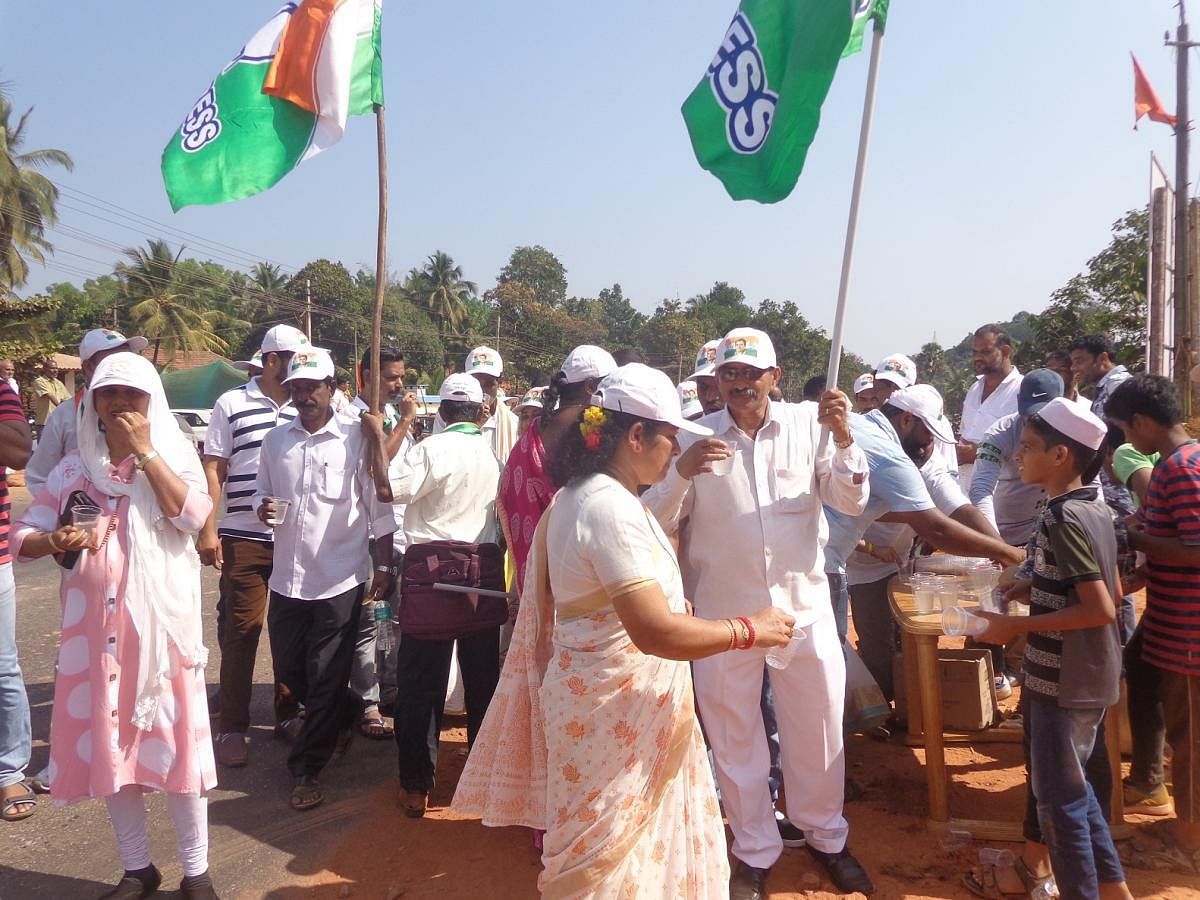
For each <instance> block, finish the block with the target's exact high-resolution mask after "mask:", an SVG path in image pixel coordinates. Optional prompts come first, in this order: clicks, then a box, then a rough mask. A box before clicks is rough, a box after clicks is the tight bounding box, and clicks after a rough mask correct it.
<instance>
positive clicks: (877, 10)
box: [842, 0, 888, 59]
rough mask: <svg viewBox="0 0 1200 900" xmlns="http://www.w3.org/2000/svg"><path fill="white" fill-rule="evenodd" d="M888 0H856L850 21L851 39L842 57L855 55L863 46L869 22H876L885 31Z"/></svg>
mask: <svg viewBox="0 0 1200 900" xmlns="http://www.w3.org/2000/svg"><path fill="white" fill-rule="evenodd" d="M887 10H888V0H854V18H853V20H851V22H850V40H848V41H846V49H845V50H843V51H842V59H845V58H846V57H847V56H853V55H854V54H855V53H857V52H858V51H860V50H861V49H862V47H863V38H864V37H865V36H866V33H867V23H869V22H874V23H875V27H876V29H878V30H879V31H883V29H884V27H885V26H886V25H887Z"/></svg>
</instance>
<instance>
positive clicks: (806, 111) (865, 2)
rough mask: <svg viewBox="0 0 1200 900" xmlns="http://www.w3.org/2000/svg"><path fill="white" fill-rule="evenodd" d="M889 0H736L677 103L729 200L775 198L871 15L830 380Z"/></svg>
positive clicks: (795, 170) (787, 187) (782, 193)
mask: <svg viewBox="0 0 1200 900" xmlns="http://www.w3.org/2000/svg"><path fill="white" fill-rule="evenodd" d="M887 10H888V0H854V2H853V3H850V2H846V3H838V2H830V0H742V3H741V4H740V5H739V7H738V10H737V12H736V13H735V14H734V17H733V21H732V22H731V23H730V25H729V28H728V30H727V31H726V33H725V38H724V40H723V41H722V42H721V45H720V47H718V48H717V53H716V56H715V57H714V58H713V61H712V63H711V64H709V67H708V71H707V72H706V73H705V75H704V77H703V78H701V80H700V83H699V84H698V85H697V86H696V88H695V89H694V90H693V91H692V93H691V94H690V95H689V96H688V98H687V99H686V100H685V101H684V103H683V109H682V112H683V118H684V122H685V123H686V125H687V129H688V134H689V136H690V138H691V142H692V149H693V151H694V152H695V154H696V160H697V162H699V163H700V166H701V167H702V168H704V169H707V170H708V171H709V172H711V173H712V174H713V175H715V176H716V177H717V178H718V179H719V180H720V181H721V183H722V184H723V185H724V186H725V190H726V191H727V192H728V193H729V196H730V197H732V198H733V199H734V200H757V201H758V202H760V203H776V202H778V201H780V200H782V199H784V198H785V197H787V196H788V195H789V194H790V193H791V192H792V189H793V188H794V187H795V186H796V181H797V180H798V179H799V177H800V172H801V170H802V169H803V168H804V162H805V159H806V157H807V155H808V148H809V147H810V146H811V145H812V142H813V139H814V137H815V136H816V132H817V128H818V126H819V125H820V121H821V106H822V104H823V103H824V102H825V97H826V95H827V94H828V93H829V87H830V85H831V84H832V83H833V76H834V74H835V73H836V72H837V67H838V63H839V62H840V60H842V59H843V58H845V57H847V56H851V55H853V54H854V53H857V52H858V50H860V49H861V47H862V42H863V34H864V31H865V29H866V27H867V25H868V23H870V22H872V21H873V22H874V24H875V41H874V44H873V46H872V49H871V70H870V75H869V77H868V80H867V100H866V106H865V108H864V112H863V127H862V132H861V134H860V139H859V150H858V165H857V167H856V169H855V176H854V189H853V191H852V195H851V204H850V220H849V224H848V228H847V234H846V250H845V254H844V256H843V261H842V277H841V285H840V288H839V291H838V301H837V308H836V310H835V314H834V329H833V334H832V338H831V346H830V359H829V369H828V382H829V386H830V387H831V388H833V387H836V386H837V375H838V363H839V361H840V359H841V343H842V324H843V322H844V320H845V308H846V297H847V292H848V288H849V279H850V265H851V262H852V259H853V249H854V233H855V228H856V226H857V223H858V210H859V206H860V203H861V199H862V185H863V175H864V172H865V167H866V158H867V140H868V138H869V136H870V127H871V112H872V110H873V108H874V97H875V86H876V83H877V78H878V72H879V58H880V52H881V48H882V40H881V38H882V36H883V29H884V25H885V23H886V20H887Z"/></svg>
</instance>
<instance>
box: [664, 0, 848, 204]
mask: <svg viewBox="0 0 1200 900" xmlns="http://www.w3.org/2000/svg"><path fill="white" fill-rule="evenodd" d="M851 14H852V9H851V4H850V3H849V2H841V0H742V3H741V5H740V6H739V7H738V10H737V13H736V14H735V15H734V17H733V21H732V22H731V23H730V25H729V28H728V30H727V31H726V32H725V38H724V40H722V41H721V46H720V47H718V48H717V54H716V56H715V57H713V61H712V62H711V63H710V64H709V66H708V70H707V71H706V72H705V73H704V77H703V78H701V79H700V83H699V84H698V85H697V86H696V88H695V90H693V91H692V93H691V94H690V95H689V96H688V98H687V99H686V100H685V101H684V102H683V109H682V112H683V120H684V122H685V123H686V125H687V129H688V134H689V136H690V137H691V141H692V149H693V151H694V152H695V154H696V160H697V161H698V162H699V163H700V166H701V168H703V169H707V170H708V171H709V172H712V174H713V175H715V176H716V177H717V178H718V179H719V180H720V181H721V183H722V184H723V185H724V186H725V190H726V191H728V192H729V196H730V197H732V198H733V199H734V200H757V201H759V202H760V203H776V202H778V201H780V200H782V199H783V198H784V197H786V196H787V195H788V194H790V193H791V192H792V189H793V188H794V187H795V186H796V181H797V179H799V177H800V170H801V169H803V168H804V160H805V158H806V157H807V155H808V148H809V146H811V144H812V141H813V137H814V136H815V135H816V133H817V126H818V125H819V124H820V121H821V105H822V104H823V103H824V102H825V96H826V94H828V93H829V86H830V84H832V83H833V75H834V73H835V72H836V71H837V65H838V60H839V59H840V58H841V56H842V51H843V50H844V49H845V48H846V45H847V42H848V40H849V38H850V22H851Z"/></svg>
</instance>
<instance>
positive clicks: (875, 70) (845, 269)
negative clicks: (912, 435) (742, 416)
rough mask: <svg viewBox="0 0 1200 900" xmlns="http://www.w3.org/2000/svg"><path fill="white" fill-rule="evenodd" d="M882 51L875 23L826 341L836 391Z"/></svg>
mask: <svg viewBox="0 0 1200 900" xmlns="http://www.w3.org/2000/svg"><path fill="white" fill-rule="evenodd" d="M882 50H883V31H881V30H880V28H879V23H878V22H876V23H875V39H874V40H873V41H872V42H871V68H870V70H869V71H868V73H867V95H866V99H865V100H864V101H863V114H862V127H861V129H860V130H859V135H858V162H857V163H856V164H855V166H854V189H853V191H852V192H851V194H850V217H849V219H848V221H847V222H846V245H845V248H844V249H843V251H842V279H841V283H840V284H839V285H838V300H837V309H836V311H835V312H834V314H833V334H832V336H831V337H830V339H829V367H828V369H827V370H826V373H825V381H826V384H827V385H828V389H829V390H836V388H837V381H838V369H839V367H840V366H841V362H842V326H843V324H844V322H845V318H846V295H847V294H848V293H849V290H850V268H851V264H852V263H853V261H854V235H855V232H856V231H857V230H858V207H859V203H860V202H861V200H862V189H863V180H864V176H865V175H866V171H867V146H868V144H869V143H870V141H871V119H872V117H873V116H874V114H875V86H876V84H877V82H878V80H879V57H880V54H881V53H882Z"/></svg>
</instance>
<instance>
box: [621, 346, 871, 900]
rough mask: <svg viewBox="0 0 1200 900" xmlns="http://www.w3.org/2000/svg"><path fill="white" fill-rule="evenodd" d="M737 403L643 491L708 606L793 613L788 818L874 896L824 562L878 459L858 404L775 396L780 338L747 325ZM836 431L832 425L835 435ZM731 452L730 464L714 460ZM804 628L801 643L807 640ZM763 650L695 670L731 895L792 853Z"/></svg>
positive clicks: (739, 352)
mask: <svg viewBox="0 0 1200 900" xmlns="http://www.w3.org/2000/svg"><path fill="white" fill-rule="evenodd" d="M715 369H716V376H717V379H718V381H719V384H720V390H721V396H722V398H723V399H724V400H725V409H723V410H721V411H720V412H716V413H712V414H710V415H707V416H704V417H703V418H702V419H700V420H699V423H698V424H701V425H705V426H708V427H709V428H712V429H713V431H714V433H715V434H714V437H713V438H708V439H699V438H694V437H692V436H690V435H686V434H683V433H681V434H680V435H679V442H680V445H681V447H682V448H683V454H682V455H681V456H680V457H679V458H678V459H677V460H676V462H675V464H674V465H673V466H672V467H671V469H670V472H669V473H668V475H667V477H666V479H665V480H664V481H662V482H661V483H659V484H657V485H654V486H653V487H651V488H650V490H649V491H647V492H646V494H644V495H643V500H644V501H645V503H646V505H647V506H648V507H649V508H650V509H651V511H652V512H653V513H654V514H655V516H656V517H657V518H658V520H659V522H660V523H661V524H662V526H663V528H664V530H665V531H667V533H668V534H674V535H678V536H679V538H680V546H681V547H682V548H683V550H682V553H681V557H680V567H681V569H682V572H683V579H684V587H685V589H686V591H687V595H688V597H689V598H691V600H692V603H693V604H694V605H695V609H696V614H697V615H700V616H704V617H706V618H721V617H724V616H728V615H737V614H738V611H739V610H742V609H745V608H753V607H754V604H756V603H759V604H761V602H762V601H767V602H770V603H772V604H773V605H775V606H778V607H779V608H780V609H782V610H784V611H785V612H787V613H789V614H791V615H793V616H795V618H796V632H797V636H798V640H797V641H796V642H795V645H794V646H795V647H796V651H795V657H794V658H793V659H792V661H791V664H790V665H788V667H787V668H784V669H774V668H772V669H769V670H767V671H768V674H769V677H770V679H771V683H772V687H773V689H774V694H775V713H776V717H777V719H778V727H779V734H780V744H781V751H782V758H783V772H784V782H785V783H786V785H787V817H788V818H789V819H790V820H791V821H792V822H793V823H794V824H795V825H796V826H797V827H798V828H800V829H802V830H803V831H804V832H805V835H806V838H807V841H808V849H809V852H810V853H811V854H812V855H813V857H814V859H816V860H817V861H818V862H820V863H821V865H822V866H823V867H824V868H825V870H826V871H827V872H828V873H829V875H830V877H831V878H832V879H833V881H834V883H835V884H836V885H837V886H838V888H839V889H840V890H843V891H847V892H849V891H854V890H861V891H863V892H864V893H870V892H871V890H873V887H872V885H871V881H870V879H869V878H868V877H867V874H866V872H864V871H863V869H862V866H860V865H859V863H858V861H857V860H855V859H854V857H853V856H852V855H851V854H850V852H849V850H848V849H847V848H846V838H847V835H848V833H849V826H848V825H847V824H846V820H845V818H844V817H843V816H842V801H843V787H844V777H845V756H844V753H843V744H842V707H843V704H844V696H845V688H846V669H845V659H844V658H843V656H842V646H841V642H840V641H839V640H838V634H837V627H836V625H835V622H834V616H833V610H832V608H831V604H830V600H829V585H828V583H827V581H826V579H825V571H824V545H825V541H826V537H827V534H828V530H827V526H826V523H825V517H824V515H823V514H822V511H821V504H822V503H825V504H827V505H829V506H830V507H833V508H836V509H840V510H841V511H843V512H844V513H845V514H847V515H851V516H853V515H858V514H859V513H861V512H862V510H863V507H864V506H865V504H866V502H867V498H868V495H869V486H868V484H867V461H866V458H865V456H864V455H863V453H862V451H861V450H860V449H859V448H858V447H857V446H856V445H855V443H854V440H853V437H852V436H851V433H850V427H849V424H848V422H847V416H848V411H849V403H848V401H847V399H846V396H845V395H844V394H842V393H840V392H838V391H826V392H825V394H824V395H822V398H821V401H820V403H819V404H817V403H782V402H779V403H776V402H772V401H771V400H770V399H769V394H770V391H771V390H773V389H774V388H775V387H776V386H777V385H778V383H779V379H780V376H781V374H782V373H781V371H780V369H779V368H778V367H777V366H776V356H775V348H774V346H773V345H772V343H771V339H770V337H768V336H767V335H766V334H765V333H763V332H761V331H757V330H755V329H752V328H735V329H733V330H732V331H730V332H729V333H728V334H727V335H725V337H724V338H723V339H722V340H721V343H720V345H719V346H718V348H717V360H716V366H715ZM822 426H825V427H827V428H828V429H829V434H827V435H823V434H822ZM730 451H732V455H733V462H732V470H731V471H730V472H729V474H726V475H713V474H711V468H710V466H709V463H710V462H712V461H715V460H717V459H722V458H724V457H725V456H727V455H728V454H729V452H730ZM801 634H803V637H799V635H801ZM764 669H765V655H764V654H763V653H760V652H755V651H753V650H752V651H750V652H747V653H740V654H738V653H723V654H718V655H717V656H714V657H710V658H709V659H705V660H699V661H697V662H696V663H695V664H694V665H693V670H694V680H695V689H696V698H697V701H698V704H699V710H700V714H701V715H702V716H703V718H704V728H705V733H706V735H707V737H708V741H709V745H710V746H711V748H712V752H713V758H714V760H715V762H716V769H717V777H718V780H719V781H720V785H721V797H722V800H723V802H724V805H725V813H726V815H727V816H728V818H729V824H730V828H731V829H732V831H733V847H732V850H733V855H734V856H735V857H737V859H738V865H737V868H736V870H735V872H734V874H733V877H732V879H731V881H730V897H731V898H737V900H741V898H747V900H749V898H759V897H762V896H765V892H766V886H765V883H766V877H767V873H768V870H769V869H770V867H771V866H772V865H774V863H775V861H776V860H777V859H778V858H779V855H780V853H781V852H782V849H783V843H782V838H781V836H780V833H779V830H778V827H777V826H776V821H775V813H774V809H773V807H772V804H771V794H770V787H769V785H768V778H767V776H768V766H769V758H768V752H767V740H766V735H765V733H764V728H763V718H762V714H761V712H760V707H759V698H760V695H761V691H762V682H763V673H764Z"/></svg>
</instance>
